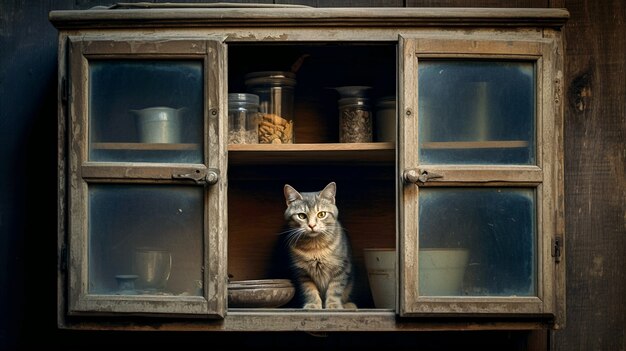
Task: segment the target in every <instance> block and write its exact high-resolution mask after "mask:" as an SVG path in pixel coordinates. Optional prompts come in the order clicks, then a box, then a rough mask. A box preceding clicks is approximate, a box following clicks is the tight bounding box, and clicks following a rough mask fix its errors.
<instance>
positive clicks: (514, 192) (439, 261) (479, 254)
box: [419, 188, 537, 296]
mask: <svg viewBox="0 0 626 351" xmlns="http://www.w3.org/2000/svg"><path fill="white" fill-rule="evenodd" d="M419 197H420V200H419V282H420V284H419V289H420V295H425V296H444V295H452V296H458V295H469V296H512V295H516V296H536V290H537V287H536V280H537V273H536V271H537V268H536V267H537V266H536V261H537V256H536V229H535V228H536V219H535V192H534V190H533V189H527V188H488V189H473V188H445V189H443V188H437V189H434V188H426V189H424V188H422V189H420V196H419Z"/></svg>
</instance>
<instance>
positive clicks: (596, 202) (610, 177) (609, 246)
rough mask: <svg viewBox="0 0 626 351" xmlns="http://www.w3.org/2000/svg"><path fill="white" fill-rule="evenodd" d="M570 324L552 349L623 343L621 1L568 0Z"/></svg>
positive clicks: (625, 9)
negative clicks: (569, 18) (569, 12)
mask: <svg viewBox="0 0 626 351" xmlns="http://www.w3.org/2000/svg"><path fill="white" fill-rule="evenodd" d="M566 5H567V8H568V9H569V11H571V14H572V20H571V21H570V22H568V24H567V26H566V27H565V41H566V55H565V64H566V72H565V97H566V100H565V205H566V207H565V210H566V213H565V218H566V222H565V223H566V235H567V240H566V242H565V249H566V251H565V252H566V254H567V260H568V264H567V327H566V328H565V329H564V330H562V331H557V332H555V334H554V338H555V339H554V345H555V349H556V350H562V351H565V350H573V349H579V350H622V349H624V345H626V336H625V334H624V330H625V326H626V319H625V318H626V317H625V316H626V310H625V306H626V305H625V304H624V299H625V296H626V269H624V267H626V255H624V253H625V252H626V241H625V240H624V235H625V234H626V217H624V213H625V209H626V172H625V170H626V144H625V143H626V142H625V141H626V119H625V117H624V116H626V103H625V100H624V96H626V85H625V84H624V82H625V81H626V38H625V36H624V35H623V33H624V32H626V24H625V21H626V3H624V1H620V0H613V1H604V2H602V3H599V2H596V1H593V0H567V1H566Z"/></svg>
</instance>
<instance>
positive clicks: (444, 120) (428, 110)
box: [418, 59, 536, 164]
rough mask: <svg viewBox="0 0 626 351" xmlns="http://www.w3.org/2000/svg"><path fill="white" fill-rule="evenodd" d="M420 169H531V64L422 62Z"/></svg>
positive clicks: (489, 61)
mask: <svg viewBox="0 0 626 351" xmlns="http://www.w3.org/2000/svg"><path fill="white" fill-rule="evenodd" d="M418 67H419V68H418V75H419V77H418V96H419V100H418V110H419V111H418V114H419V127H418V128H419V157H420V163H422V164H441V163H446V164H535V163H536V156H535V139H536V138H535V124H536V123H535V109H536V107H535V106H536V102H535V86H536V77H535V75H536V74H535V64H534V63H533V62H527V61H491V60H484V61H481V60H435V59H425V60H420V61H419V64H418Z"/></svg>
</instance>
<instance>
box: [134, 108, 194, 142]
mask: <svg viewBox="0 0 626 351" xmlns="http://www.w3.org/2000/svg"><path fill="white" fill-rule="evenodd" d="M184 109H185V108H184V107H183V108H179V109H175V108H171V107H165V106H156V107H148V108H144V109H142V110H130V111H131V112H132V113H134V114H135V115H137V129H138V131H139V141H140V142H142V143H180V141H181V135H180V130H181V124H182V123H181V117H182V114H181V112H182V111H183V110H184Z"/></svg>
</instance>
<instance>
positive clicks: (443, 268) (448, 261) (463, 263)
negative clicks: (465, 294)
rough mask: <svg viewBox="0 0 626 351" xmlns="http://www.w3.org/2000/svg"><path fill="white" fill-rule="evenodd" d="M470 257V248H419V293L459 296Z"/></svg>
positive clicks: (422, 294)
mask: <svg viewBox="0 0 626 351" xmlns="http://www.w3.org/2000/svg"><path fill="white" fill-rule="evenodd" d="M468 259H469V250H467V249H459V248H436V249H420V250H419V294H420V295H421V296H458V295H460V294H461V288H462V286H463V277H464V276H465V269H466V268H467V262H468Z"/></svg>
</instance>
